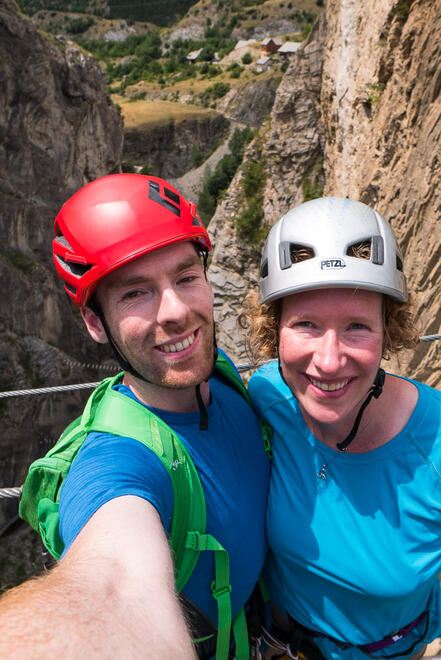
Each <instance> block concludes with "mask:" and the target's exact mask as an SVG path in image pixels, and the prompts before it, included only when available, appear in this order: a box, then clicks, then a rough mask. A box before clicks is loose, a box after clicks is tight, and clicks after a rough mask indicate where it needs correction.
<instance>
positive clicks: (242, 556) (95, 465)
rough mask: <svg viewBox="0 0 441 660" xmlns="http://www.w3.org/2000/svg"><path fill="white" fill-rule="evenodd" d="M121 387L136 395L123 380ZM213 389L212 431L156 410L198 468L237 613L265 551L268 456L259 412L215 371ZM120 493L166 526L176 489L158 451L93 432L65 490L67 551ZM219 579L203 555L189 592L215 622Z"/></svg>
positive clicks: (195, 415)
mask: <svg viewBox="0 0 441 660" xmlns="http://www.w3.org/2000/svg"><path fill="white" fill-rule="evenodd" d="M118 389H119V391H120V392H123V393H124V394H126V395H127V396H131V397H132V398H135V397H134V396H133V394H132V392H131V390H129V389H128V388H127V387H125V386H124V385H120V386H119V387H118ZM210 391H211V396H212V400H211V403H210V405H209V406H208V408H207V410H208V418H209V427H208V431H201V430H200V429H199V421H200V417H199V412H191V413H172V412H167V411H163V410H157V409H154V408H151V410H153V412H154V413H155V414H157V415H158V416H159V417H161V418H162V419H163V420H164V421H165V422H166V423H167V424H168V425H169V426H170V427H172V428H173V430H174V431H175V432H176V433H177V434H178V435H179V437H180V438H181V439H182V441H183V443H184V445H185V447H186V448H187V450H188V452H189V454H190V456H191V458H192V459H193V462H194V464H195V466H196V468H197V471H198V474H199V477H200V480H201V484H202V488H203V490H204V495H205V500H206V505H207V533H209V534H212V535H213V536H214V537H215V538H216V539H217V540H218V541H219V542H220V543H221V544H222V545H223V547H224V548H225V549H226V550H227V551H228V553H229V557H230V584H231V586H232V591H231V601H232V609H233V615H234V614H235V613H236V612H237V611H238V610H239V609H240V608H241V607H242V606H243V605H244V603H245V602H246V600H247V599H248V598H249V596H250V594H251V592H252V590H253V587H254V585H255V583H256V581H257V579H258V578H259V575H260V573H261V570H262V567H263V562H264V558H265V554H266V548H267V546H266V540H265V529H264V528H265V506H266V498H267V490H268V481H269V461H268V458H267V456H266V454H265V452H264V449H263V443H262V437H261V432H260V427H259V423H258V420H257V417H256V415H255V413H254V412H253V410H252V408H251V407H250V406H249V405H248V404H247V403H246V401H245V400H244V398H243V397H242V396H241V395H240V394H239V393H238V392H237V391H236V390H235V389H233V387H231V386H230V385H228V384H226V382H225V381H224V380H222V379H220V378H219V377H218V376H216V375H215V376H214V377H212V378H211V379H210ZM141 405H142V404H141ZM122 495H137V496H139V497H142V498H144V499H146V500H148V501H149V502H151V504H152V505H153V506H154V507H155V508H156V509H157V511H158V513H159V515H160V516H161V519H162V522H163V525H164V529H165V530H166V531H169V529H170V524H171V518H172V513H173V491H172V486H171V481H170V477H169V475H168V473H167V471H166V469H165V468H164V466H163V465H162V463H161V461H160V460H159V459H158V458H157V456H156V455H155V454H154V453H153V452H152V451H150V450H149V449H148V448H146V447H145V446H144V445H143V444H142V443H141V442H138V441H137V440H134V439H133V438H125V437H124V438H123V437H118V436H112V435H109V434H106V433H96V432H94V433H90V434H89V435H88V437H87V438H86V441H85V443H84V445H83V447H82V448H81V451H80V452H79V454H78V457H77V459H76V460H75V462H74V463H73V465H72V468H71V470H70V472H69V474H68V476H67V478H66V480H65V482H64V484H63V487H62V489H61V494H60V532H61V537H62V539H63V541H64V543H65V545H66V549H67V548H68V547H69V545H70V544H71V543H72V541H73V540H74V539H75V537H76V536H77V534H78V533H79V531H80V530H81V529H82V527H84V525H85V524H86V523H87V521H88V520H89V518H90V517H91V516H92V515H93V514H94V513H95V512H96V511H97V510H98V508H99V507H100V506H102V505H103V504H105V503H106V502H108V501H109V500H111V499H112V498H115V497H120V496H122ZM214 577H215V576H214V553H213V552H209V551H205V552H201V554H200V556H199V560H198V563H197V565H196V568H195V570H194V571H193V574H192V575H191V577H190V579H189V581H188V582H187V585H186V586H185V588H184V593H185V595H186V596H187V597H188V598H189V599H190V600H191V601H192V602H193V603H194V604H195V605H197V606H198V607H199V608H200V609H202V610H203V611H204V612H205V613H206V614H207V615H208V617H209V618H210V619H211V620H212V621H213V622H216V621H217V604H216V601H215V600H214V598H213V597H212V594H211V590H210V584H211V582H212V580H213V579H214Z"/></svg>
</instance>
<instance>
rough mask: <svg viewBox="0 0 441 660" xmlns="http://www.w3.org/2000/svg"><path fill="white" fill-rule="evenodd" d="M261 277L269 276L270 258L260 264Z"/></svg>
mask: <svg viewBox="0 0 441 660" xmlns="http://www.w3.org/2000/svg"><path fill="white" fill-rule="evenodd" d="M260 277H262V278H264V277H268V259H265V261H262V264H261V266H260Z"/></svg>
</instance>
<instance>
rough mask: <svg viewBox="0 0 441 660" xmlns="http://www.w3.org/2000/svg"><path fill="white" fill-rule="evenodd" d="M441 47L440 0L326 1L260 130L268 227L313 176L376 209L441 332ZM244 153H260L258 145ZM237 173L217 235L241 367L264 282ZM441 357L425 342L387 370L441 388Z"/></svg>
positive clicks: (425, 314)
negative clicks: (244, 323)
mask: <svg viewBox="0 0 441 660" xmlns="http://www.w3.org/2000/svg"><path fill="white" fill-rule="evenodd" d="M440 49H441V2H440V0H436V1H434V2H425V1H424V0H414V1H412V0H406V2H396V0H369V1H368V2H365V3H359V2H357V1H356V0H329V1H328V3H327V11H326V20H324V21H323V22H321V24H319V25H316V27H315V30H314V32H313V33H312V35H311V36H310V39H309V41H308V43H307V44H306V45H305V47H303V48H302V49H300V50H299V51H298V52H297V54H296V55H295V56H294V58H293V60H292V62H291V65H290V67H289V69H288V70H287V72H286V74H285V76H284V78H283V80H282V82H281V84H280V86H279V88H278V90H277V94H276V99H275V102H274V107H273V110H272V113H271V126H270V129H269V130H268V128H266V129H265V134H264V135H262V136H261V140H263V144H264V146H263V149H262V154H263V157H264V162H265V169H266V174H267V179H266V185H265V191H264V219H263V221H262V225H263V226H265V225H268V226H271V225H272V224H274V222H276V221H277V220H278V219H279V218H280V217H281V215H283V214H284V213H285V212H286V211H287V210H288V209H289V208H291V207H292V206H295V205H296V204H298V203H300V202H302V201H303V199H304V195H305V191H306V188H305V183H307V184H308V183H309V184H310V183H311V182H312V183H316V184H318V186H317V188H316V190H320V188H319V186H320V185H321V184H323V183H324V184H325V186H324V194H327V195H338V196H348V197H353V198H355V199H360V200H361V201H364V202H366V203H368V204H374V205H375V206H376V208H378V210H379V211H380V212H381V213H383V214H384V215H385V216H386V217H387V218H388V219H389V220H390V222H391V223H392V226H393V227H394V230H395V231H396V233H397V236H398V239H399V242H400V244H401V246H402V248H403V251H404V254H405V262H406V272H407V275H408V278H409V282H410V287H411V289H413V290H414V292H415V294H414V300H415V306H416V312H417V316H418V318H419V320H420V323H421V333H422V334H434V333H439V332H440V330H441V304H440V302H441V285H440V279H441V266H440V264H441V229H440V214H441V199H440V195H441V193H440V189H441V180H440V179H441V168H440V164H439V158H440V153H441V99H440V90H441V72H440ZM247 157H248V158H254V157H255V156H254V155H253V153H252V147H251V149H250V151H249V153H248V154H247ZM240 177H241V173H239V174H238V175H237V176H236V179H235V180H234V181H233V183H232V186H231V188H230V190H229V192H228V195H227V197H226V199H225V201H224V202H223V204H222V205H221V206H220V207H219V209H218V211H217V213H216V215H215V217H214V219H213V220H212V222H211V224H210V229H209V230H210V232H211V234H212V237H213V240H214V242H215V251H214V255H213V261H212V266H211V269H210V276H211V277H212V279H213V282H214V287H215V293H216V309H217V316H218V318H219V319H220V320H221V321H222V323H223V326H222V328H220V329H219V336H220V344H221V345H224V346H226V348H227V349H228V350H229V351H230V352H231V354H232V355H233V356H234V357H235V358H236V360H237V361H239V362H244V361H246V360H247V356H246V353H245V350H244V337H243V335H241V334H238V330H237V325H236V317H237V314H238V310H239V309H240V304H241V301H242V298H243V295H244V294H245V292H246V291H247V290H248V289H249V288H250V287H252V286H255V284H256V281H257V260H255V261H254V262H253V259H252V258H250V246H249V245H243V241H239V240H238V238H237V235H236V234H235V231H234V217H233V214H234V213H236V212H237V209H238V208H239V207H240V204H241V203H242V202H241V190H240ZM310 189H311V187H309V190H310ZM233 264H234V266H235V267H234V269H233ZM232 270H233V272H234V274H231V271H232ZM440 358H441V341H438V342H432V343H430V344H428V343H425V344H421V345H420V347H419V348H418V349H417V350H416V351H414V352H408V353H406V354H405V355H403V356H402V357H401V360H400V363H396V362H394V363H393V364H391V365H390V367H391V368H392V369H394V370H397V371H398V372H400V373H405V374H407V375H411V376H414V377H416V378H418V379H420V380H422V381H424V382H427V383H429V384H431V385H433V386H435V387H438V388H439V387H441V359H440Z"/></svg>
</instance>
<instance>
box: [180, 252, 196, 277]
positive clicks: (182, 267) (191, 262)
mask: <svg viewBox="0 0 441 660" xmlns="http://www.w3.org/2000/svg"><path fill="white" fill-rule="evenodd" d="M198 265H201V266H202V261H201V259H200V257H199V255H197V254H195V255H194V256H191V257H188V258H187V259H184V261H181V263H179V264H178V265H177V266H176V272H177V273H178V272H179V271H181V270H185V269H186V268H190V267H191V266H198Z"/></svg>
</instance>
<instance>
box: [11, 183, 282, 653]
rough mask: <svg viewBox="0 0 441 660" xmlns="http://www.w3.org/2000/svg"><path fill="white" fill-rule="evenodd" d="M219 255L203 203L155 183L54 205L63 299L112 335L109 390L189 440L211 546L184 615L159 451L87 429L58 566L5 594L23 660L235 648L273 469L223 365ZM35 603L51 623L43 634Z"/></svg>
mask: <svg viewBox="0 0 441 660" xmlns="http://www.w3.org/2000/svg"><path fill="white" fill-rule="evenodd" d="M210 249H211V244H210V239H209V237H208V234H207V232H206V230H205V228H204V227H203V225H202V223H201V221H200V219H199V217H198V216H197V214H196V207H195V205H194V204H192V203H189V202H188V201H187V200H186V199H185V198H184V197H182V196H181V195H180V194H179V193H178V191H177V190H176V189H174V188H173V187H172V186H170V185H169V184H168V183H166V182H165V181H163V180H161V179H158V178H154V177H147V176H142V175H135V174H116V175H110V176H107V177H103V178H102V179H98V180H96V181H94V182H92V183H90V184H88V185H87V186H85V187H84V188H82V189H81V190H80V191H79V192H77V193H76V194H75V195H74V196H73V197H72V198H71V199H69V200H68V201H67V202H66V203H65V205H64V206H63V207H62V209H61V211H60V212H59V214H58V216H57V218H56V221H55V239H54V242H53V252H54V261H55V266H56V268H57V272H58V274H59V276H60V278H61V279H62V280H63V283H64V287H65V289H66V292H67V294H68V295H69V297H70V298H71V299H72V300H73V302H74V303H75V304H76V305H78V306H79V307H80V311H81V315H82V318H83V320H84V322H85V324H86V327H87V330H88V331H89V333H90V335H91V336H92V338H93V339H94V340H95V341H97V342H100V343H104V342H109V343H110V344H111V346H112V348H113V350H114V352H115V355H116V356H117V359H118V361H119V362H120V364H121V365H122V368H123V371H124V376H123V378H122V379H121V380H120V381H119V382H118V383H117V384H116V385H114V389H115V390H117V391H118V393H120V394H122V395H123V396H124V397H127V398H128V399H130V401H131V402H133V405H134V406H135V407H136V408H137V409H139V407H142V408H147V409H148V410H149V411H150V412H151V413H153V414H154V416H156V418H158V419H159V423H160V424H161V425H162V427H164V426H165V425H167V426H166V428H169V429H170V430H171V432H172V433H174V434H176V435H177V436H178V437H179V439H180V440H181V441H182V443H183V445H184V446H185V450H186V451H187V452H188V454H189V455H190V457H191V460H192V461H193V463H194V466H195V467H196V471H197V473H198V475H199V479H200V482H201V485H202V489H203V493H204V495H205V501H206V516H207V519H206V531H207V539H208V538H209V539H212V541H211V540H210V541H209V542H207V548H200V549H209V550H215V551H216V552H215V553H214V552H203V553H201V555H200V556H199V558H198V561H197V564H196V567H195V569H194V570H193V572H192V573H191V575H190V577H189V579H188V581H187V583H186V584H185V586H184V588H183V592H182V594H181V600H182V602H184V603H185V607H184V608H182V607H181V604H179V601H178V599H177V598H176V594H175V588H174V581H173V573H174V568H173V558H172V555H171V552H170V549H169V546H168V543H167V535H168V533H169V531H170V526H171V523H172V519H173V511H174V506H176V502H174V490H173V488H172V483H171V477H170V474H169V473H168V472H167V470H166V469H165V468H164V465H163V464H162V463H161V461H160V459H159V457H158V455H157V454H158V453H160V452H159V451H158V452H154V451H152V450H150V449H148V448H147V447H146V446H145V445H144V444H142V443H141V442H138V440H136V439H134V438H132V437H130V436H129V437H124V436H122V435H115V434H113V433H109V432H106V431H101V430H99V431H92V432H90V433H89V434H88V435H87V437H86V440H85V442H84V444H83V446H82V448H81V449H80V451H79V453H78V456H77V458H76V459H75V460H74V462H73V464H72V467H71V469H70V471H69V473H68V475H67V478H66V480H65V482H64V484H63V486H62V489H61V495H60V502H59V519H60V525H59V531H60V535H61V538H62V542H63V544H64V553H63V556H62V560H61V561H60V562H59V564H58V565H57V566H56V567H55V568H54V569H53V570H52V571H50V572H49V574H48V576H47V577H43V578H40V579H39V580H36V581H34V582H33V583H26V584H25V585H22V587H18V588H17V589H15V590H12V592H10V593H9V596H8V595H6V597H5V598H4V599H3V608H2V606H1V603H0V615H2V617H3V615H4V616H5V617H8V616H9V617H11V620H12V618H13V621H14V628H15V630H16V631H20V632H16V634H15V637H14V633H13V632H11V630H10V629H9V628H7V630H6V634H5V635H2V636H0V655H2V649H3V648H4V649H5V650H6V655H8V653H10V652H11V649H12V644H14V645H15V646H14V653H16V654H18V655H17V657H18V656H20V657H40V656H42V655H43V653H47V651H49V650H50V651H55V652H56V653H58V656H59V657H80V656H81V654H82V653H84V654H85V655H86V657H88V658H96V657H99V658H101V657H102V658H104V657H115V658H116V657H118V658H143V659H144V658H159V657H160V658H170V659H171V658H173V659H176V658H180V659H186V658H194V657H195V650H194V646H193V643H192V641H191V638H192V637H193V638H194V637H205V638H208V643H207V644H206V645H204V644H199V645H198V646H197V656H198V657H199V658H207V659H208V658H211V657H216V658H217V659H219V660H222V658H226V657H227V655H228V648H227V652H226V654H225V649H224V651H222V652H220V650H219V645H218V646H217V647H216V635H214V637H213V635H212V632H213V630H214V631H216V625H217V623H218V622H219V630H220V629H221V625H220V621H221V617H223V619H222V620H223V621H224V622H225V621H228V622H229V621H230V620H231V618H232V617H234V616H235V615H237V613H238V612H240V611H242V607H243V606H244V605H245V604H246V602H247V600H248V599H249V597H250V595H251V592H252V591H253V588H254V585H255V583H256V581H257V579H258V577H259V574H260V571H261V568H262V565H263V561H264V557H265V552H266V542H265V534H264V511H265V502H266V490H267V485H268V476H269V474H268V473H269V466H268V460H267V456H266V455H265V452H264V449H263V443H262V433H261V427H260V425H259V421H258V419H257V417H256V415H255V413H254V411H253V410H252V408H251V407H250V405H249V404H248V402H247V401H246V400H245V398H244V397H243V396H241V394H240V393H239V392H238V391H237V390H236V389H235V388H234V387H232V385H231V383H230V382H228V380H226V379H225V378H222V374H221V373H220V372H219V371H218V369H217V365H218V360H219V358H218V357H217V349H216V346H215V340H214V323H213V295H212V290H211V287H210V284H209V282H208V280H207V278H206V258H207V253H208V251H209V250H210ZM222 359H223V360H224V361H226V362H228V358H226V357H225V356H223V357H222ZM230 368H231V369H232V368H233V367H230ZM121 425H122V426H123V427H124V420H121ZM175 463H176V465H175V464H173V470H174V469H179V463H180V461H175ZM216 543H217V545H216ZM209 545H210V547H208V546H209ZM211 545H213V547H211ZM225 551H226V552H227V553H228V555H226V553H225ZM216 553H217V554H218V555H221V558H222V561H221V562H218V561H217V560H215V559H214V556H213V555H214V554H216ZM222 553H223V554H222ZM225 555H226V561H225ZM222 562H223V563H222ZM219 567H221V568H219ZM175 568H176V566H175ZM221 571H226V572H227V573H228V571H229V580H227V585H228V587H227V588H226V589H223V590H216V588H214V587H213V591H212V589H211V588H210V585H211V584H212V582H214V581H215V580H218V578H219V573H220V572H221ZM221 591H222V592H223V593H220V592H221ZM225 591H227V592H229V598H228V603H227V604H226V605H225V604H224V605H222V607H224V608H226V609H227V610H228V608H230V610H229V611H227V614H225V611H224V612H222V613H221V608H220V606H219V611H218V604H217V603H216V600H217V601H218V602H220V601H222V603H225V593H224V592H225ZM213 596H214V598H213ZM14 598H15V601H14ZM14 602H15V603H16V607H15V609H14V607H13V606H14ZM43 602H44V605H43ZM40 606H41V610H42V615H43V614H44V617H45V619H46V620H47V621H49V622H50V625H47V626H45V627H44V634H43V632H42V626H41V623H42V622H41V619H40V617H39V615H37V613H36V611H35V610H36V608H38V607H40ZM11 607H12V609H11ZM183 609H184V610H185V614H187V615H188V616H189V617H190V618H191V624H192V628H193V629H192V631H191V632H188V629H187V625H186V623H185V615H184V614H183ZM225 617H226V618H225ZM27 619H28V620H27ZM4 620H5V619H3V618H2V621H4ZM20 622H21V623H20ZM24 622H26V624H25V623H24ZM21 625H23V627H24V629H22V628H21V627H20V626H21ZM229 625H230V623H228V626H229ZM202 631H203V633H205V634H203V633H202ZM2 632H3V631H2ZM195 633H196V634H195ZM207 633H208V634H207ZM2 644H3V646H2ZM27 644H28V645H27ZM5 645H6V646H5ZM239 656H240V657H245V655H240V654H238V656H237V657H239ZM8 657H9V655H8ZM10 657H12V656H10Z"/></svg>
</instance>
